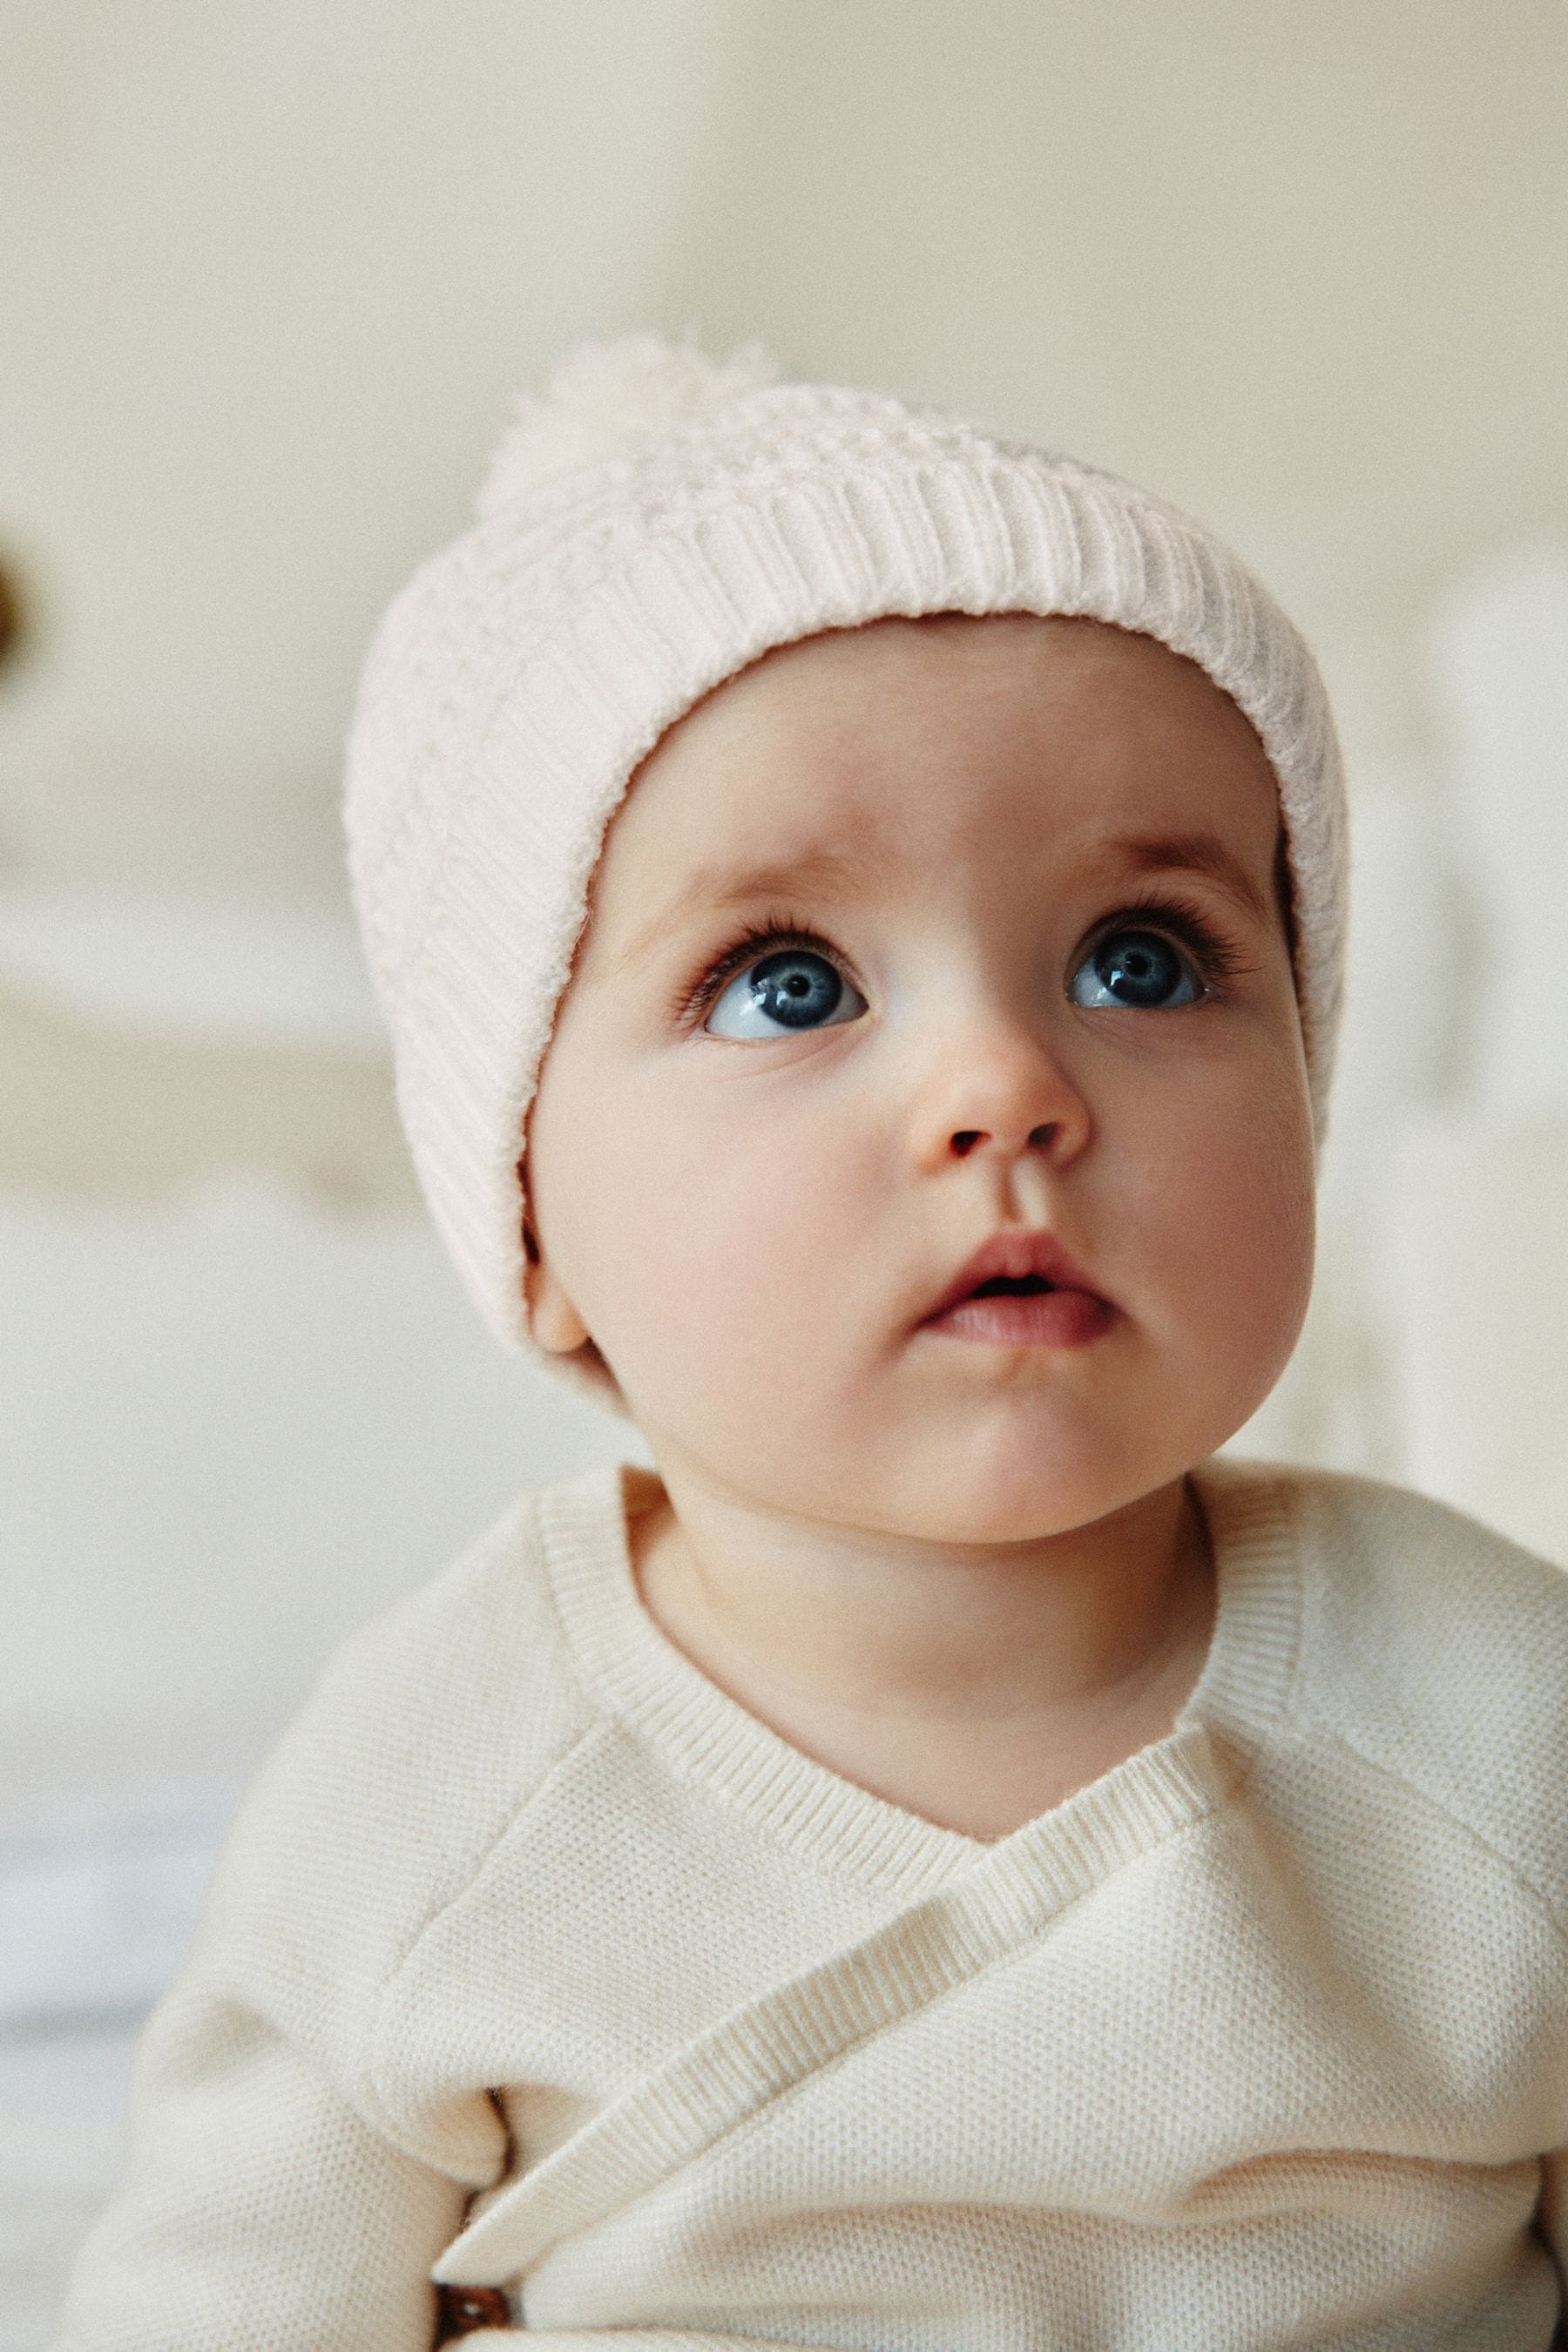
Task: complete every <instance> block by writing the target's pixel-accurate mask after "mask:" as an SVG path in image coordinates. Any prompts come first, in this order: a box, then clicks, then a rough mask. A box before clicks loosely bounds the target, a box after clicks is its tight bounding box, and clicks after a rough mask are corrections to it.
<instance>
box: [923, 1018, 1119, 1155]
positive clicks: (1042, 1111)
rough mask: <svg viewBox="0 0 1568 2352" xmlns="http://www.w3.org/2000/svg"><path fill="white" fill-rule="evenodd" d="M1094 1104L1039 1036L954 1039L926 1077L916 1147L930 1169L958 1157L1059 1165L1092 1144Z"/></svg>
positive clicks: (992, 1035) (993, 1036)
mask: <svg viewBox="0 0 1568 2352" xmlns="http://www.w3.org/2000/svg"><path fill="white" fill-rule="evenodd" d="M1088 1139H1089V1107H1088V1105H1087V1103H1086V1102H1085V1100H1084V1097H1083V1096H1082V1094H1081V1093H1080V1092H1079V1089H1078V1087H1076V1086H1075V1085H1074V1083H1073V1080H1072V1078H1071V1076H1070V1075H1069V1073H1068V1070H1067V1069H1066V1068H1065V1067H1064V1066H1063V1065H1062V1064H1061V1062H1060V1061H1059V1060H1058V1058H1057V1057H1056V1055H1053V1054H1052V1053H1051V1052H1050V1051H1049V1050H1048V1049H1047V1047H1046V1045H1044V1044H1043V1043H1042V1042H1041V1041H1039V1040H1038V1039H1037V1038H1034V1037H1030V1036H1027V1035H1023V1034H1016V1033H1012V1032H1008V1031H1001V1032H997V1033H993V1034H989V1035H985V1036H977V1035H974V1034H970V1035H969V1036H967V1037H965V1038H955V1039H953V1040H952V1044H951V1045H950V1047H949V1049H948V1050H947V1052H946V1053H944V1054H943V1055H942V1057H941V1058H940V1059H939V1060H938V1061H937V1062H936V1064H935V1065H934V1066H932V1067H931V1070H930V1071H929V1072H928V1074H927V1076H926V1079H925V1083H924V1084H923V1086H922V1087H921V1091H920V1096H919V1099H918V1102H917V1104H916V1108H915V1115H914V1121H913V1136H912V1140H913V1146H914V1153H915V1158H916V1160H917V1161H918V1163H919V1164H920V1166H921V1168H922V1169H923V1170H926V1171H929V1172H931V1173H934V1172H936V1171H938V1170H940V1169H942V1168H945V1167H951V1166H952V1163H953V1161H955V1160H973V1159H975V1158H977V1157H978V1158H983V1159H995V1160H1002V1161H1005V1162H1006V1163H1008V1164H1009V1165H1010V1164H1011V1163H1012V1162H1014V1161H1016V1160H1019V1159H1023V1158H1033V1159H1037V1160H1047V1159H1049V1160H1060V1159H1062V1158H1065V1157H1070V1156H1071V1155H1072V1154H1073V1153H1074V1152H1076V1151H1078V1150H1081V1149H1082V1147H1083V1145H1084V1143H1085V1142H1087V1140H1088Z"/></svg>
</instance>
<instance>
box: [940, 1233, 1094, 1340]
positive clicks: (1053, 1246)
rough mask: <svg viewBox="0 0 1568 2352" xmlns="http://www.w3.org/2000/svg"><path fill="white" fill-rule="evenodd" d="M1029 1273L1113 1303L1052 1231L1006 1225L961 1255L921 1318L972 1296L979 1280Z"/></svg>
mask: <svg viewBox="0 0 1568 2352" xmlns="http://www.w3.org/2000/svg"><path fill="white" fill-rule="evenodd" d="M1030 1275H1035V1276H1037V1277H1038V1278H1039V1279H1040V1280H1041V1281H1042V1282H1047V1283H1049V1285H1050V1286H1051V1288H1052V1289H1053V1290H1081V1291H1083V1292H1084V1293H1085V1294H1086V1295H1087V1296H1088V1297H1090V1298H1098V1299H1099V1300H1100V1303H1101V1304H1102V1305H1103V1306H1107V1307H1110V1306H1112V1305H1114V1303H1115V1302H1114V1301H1113V1300H1111V1299H1109V1298H1107V1297H1106V1296H1105V1293H1104V1292H1103V1291H1102V1290H1100V1289H1098V1288H1097V1287H1096V1286H1095V1284H1094V1282H1093V1280H1092V1278H1091V1277H1090V1276H1089V1275H1087V1274H1086V1273H1085V1272H1084V1270H1083V1268H1082V1266H1080V1265H1079V1264H1078V1263H1077V1261H1076V1259H1074V1258H1071V1257H1069V1256H1068V1253H1067V1251H1066V1250H1065V1249H1063V1247H1062V1245H1061V1244H1060V1243H1059V1242H1058V1240H1057V1238H1056V1236H1055V1234H1048V1233H1025V1232H1022V1231H1020V1230H1017V1229H1009V1230H1008V1231H1007V1232H1005V1233H1000V1234H993V1235H992V1236H991V1238H990V1240H989V1241H986V1242H982V1244H980V1247H979V1248H978V1249H977V1250H976V1251H975V1252H974V1253H973V1255H972V1256H971V1257H969V1258H966V1259H965V1261H964V1263H963V1265H962V1266H960V1268H959V1270H958V1272H957V1274H955V1275H954V1276H953V1278H952V1281H951V1282H950V1283H949V1284H948V1286H947V1288H946V1289H945V1290H944V1291H943V1292H942V1296H941V1297H940V1298H938V1299H937V1300H936V1302H935V1304H934V1305H933V1306H932V1307H930V1308H929V1309H928V1310H927V1313H926V1315H925V1316H924V1318H923V1320H924V1321H926V1322H927V1323H934V1322H935V1321H936V1320H937V1319H938V1318H939V1317H941V1316H942V1315H945V1314H946V1313H947V1311H948V1309H949V1308H950V1307H957V1306H959V1305H960V1304H961V1303H962V1302H963V1300H964V1299H966V1298H972V1297H973V1295H974V1293H975V1291H977V1290H978V1289H979V1287H980V1286H981V1284H982V1283H983V1282H994V1281H996V1280H997V1279H998V1278H1000V1279H1003V1280H1005V1281H1010V1282H1022V1281H1024V1280H1025V1279H1026V1277H1027V1276H1030Z"/></svg>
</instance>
